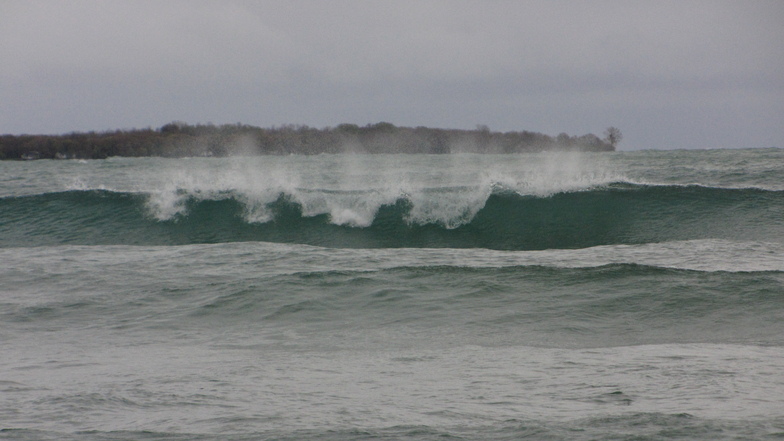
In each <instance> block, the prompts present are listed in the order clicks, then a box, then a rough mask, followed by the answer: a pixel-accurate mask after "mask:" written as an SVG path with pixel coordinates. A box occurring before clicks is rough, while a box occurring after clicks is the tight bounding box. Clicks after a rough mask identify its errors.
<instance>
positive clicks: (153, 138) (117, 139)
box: [0, 121, 621, 160]
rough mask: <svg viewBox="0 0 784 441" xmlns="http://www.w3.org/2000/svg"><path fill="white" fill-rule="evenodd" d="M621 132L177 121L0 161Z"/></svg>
mask: <svg viewBox="0 0 784 441" xmlns="http://www.w3.org/2000/svg"><path fill="white" fill-rule="evenodd" d="M620 137H621V135H620V131H619V130H618V129H616V128H614V127H610V128H608V129H607V131H605V138H604V139H600V138H599V137H598V136H596V135H593V134H587V135H583V136H579V137H578V136H569V135H567V134H566V133H561V134H559V135H558V136H556V137H552V136H549V135H544V134H542V133H536V132H529V131H521V132H494V131H491V130H490V129H489V128H488V127H487V126H484V125H479V126H477V127H476V129H475V130H459V129H437V128H428V127H416V128H411V127H397V126H395V125H393V124H391V123H387V122H380V123H376V124H368V125H366V126H362V127H360V126H358V125H356V124H340V125H338V126H336V127H326V128H323V129H318V128H313V127H308V126H305V125H284V126H278V127H272V128H261V127H255V126H251V125H246V124H240V123H237V124H224V125H213V124H197V125H189V124H187V123H184V122H180V121H174V122H171V123H168V124H166V125H164V126H162V127H160V128H158V129H152V128H147V129H131V130H115V131H106V132H86V133H85V132H79V133H77V132H74V133H68V134H64V135H0V160H31V159H105V158H108V157H111V156H124V157H150V156H153V157H169V158H181V157H222V156H231V155H248V156H253V155H288V154H302V155H316V154H321V153H371V154H372V153H424V154H446V153H526V152H542V151H590V152H601V151H614V150H615V146H616V144H617V143H618V142H619V141H620Z"/></svg>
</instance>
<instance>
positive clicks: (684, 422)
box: [0, 149, 784, 440]
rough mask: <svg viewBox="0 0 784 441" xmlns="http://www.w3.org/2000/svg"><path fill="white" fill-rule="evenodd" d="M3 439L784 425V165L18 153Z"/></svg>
mask: <svg viewBox="0 0 784 441" xmlns="http://www.w3.org/2000/svg"><path fill="white" fill-rule="evenodd" d="M0 262H3V265H2V266H1V267H0V354H2V357H0V391H2V394H0V439H19V440H38V439H53V440H54V439H58V440H59V439H87V440H109V439H111V440H115V439H120V440H136V439H149V440H172V439H174V440H180V439H182V440H186V439H187V440H190V439H196V440H208V439H210V440H211V439H227V440H251V439H254V440H255V439H292V440H294V439H298V440H299V439H314V440H322V439H335V440H344V439H356V440H360V439H361V440H364V439H385V440H393V439H422V440H429V439H435V438H439V439H442V438H444V439H471V440H474V439H482V440H508V439H521V438H530V439H564V440H567V439H568V440H575V439H576V440H592V439H619V440H620V439H640V440H648V439H650V440H655V439H689V440H693V439H705V440H716V439H759V438H768V437H772V438H777V437H783V436H784V410H783V409H784V398H782V397H784V376H782V374H781V366H782V365H784V327H782V326H783V325H782V323H784V150H780V149H753V150H707V151H647V152H615V153H602V154H585V153H583V154H579V153H562V154H532V155H433V156H430V155H322V156H311V157H303V156H285V157H251V158H247V157H233V158H220V159H218V158H192V159H161V158H154V159H152V158H137V159H125V158H110V159H108V160H101V161H30V162H0Z"/></svg>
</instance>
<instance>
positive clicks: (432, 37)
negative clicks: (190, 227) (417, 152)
mask: <svg viewBox="0 0 784 441" xmlns="http://www.w3.org/2000/svg"><path fill="white" fill-rule="evenodd" d="M173 120H182V121H186V122H188V123H208V122H212V123H215V124H222V123H235V122H242V123H246V124H251V125H257V126H262V127H269V126H273V125H280V124H287V123H291V124H307V125H309V126H314V127H325V126H335V125H337V124H339V123H343V122H349V123H356V124H359V125H365V124H368V123H376V122H379V121H387V122H391V123H393V124H396V125H401V126H420V125H424V126H430V127H443V128H474V127H475V126H476V125H477V124H485V125H487V126H489V127H490V128H491V129H492V130H500V131H509V130H531V131H537V132H543V133H547V134H550V135H557V134H558V133H560V132H566V133H568V134H570V135H582V134H585V133H595V134H598V135H600V136H601V134H602V132H603V131H604V129H605V128H606V127H608V126H611V125H612V126H617V127H619V128H620V129H621V130H622V131H623V133H624V140H623V142H622V143H621V146H620V147H621V149H641V148H725V147H726V148H729V147H769V146H777V147H784V1H781V0H771V1H752V0H744V1H721V0H711V1H688V0H686V1H684V0H679V1H660V0H657V1H544V0H543V1H490V0H487V1H459V0H443V1H436V0H434V1H429V0H416V1H407V0H395V1H384V2H382V1H359V0H346V1H339V0H338V1H323V0H320V1H297V0H294V1H292V0H285V1H230V0H220V1H127V0H126V1H79V0H77V1H35V0H19V1H17V0H0V133H12V134H21V133H65V132H71V131H88V130H96V131H102V130H107V129H115V128H142V127H148V126H151V127H160V126H161V125H163V124H165V123H167V122H170V121H173Z"/></svg>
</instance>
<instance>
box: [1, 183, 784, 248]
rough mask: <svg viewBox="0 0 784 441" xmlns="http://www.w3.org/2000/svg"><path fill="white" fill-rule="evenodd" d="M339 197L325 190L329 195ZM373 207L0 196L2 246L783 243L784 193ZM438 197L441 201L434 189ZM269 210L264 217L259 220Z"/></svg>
mask: <svg viewBox="0 0 784 441" xmlns="http://www.w3.org/2000/svg"><path fill="white" fill-rule="evenodd" d="M327 197H329V194H328V193H325V198H327ZM352 197H353V198H354V200H355V202H354V204H355V205H356V206H357V207H360V208H361V209H364V210H365V211H368V210H369V211H370V212H371V215H372V219H371V220H370V222H369V224H368V225H366V226H358V225H356V224H352V223H346V222H344V223H342V224H341V222H339V221H338V220H337V219H336V218H335V216H334V213H331V212H329V211H328V210H321V211H319V210H313V209H305V208H303V205H302V204H301V203H300V202H298V201H297V200H295V198H294V197H292V196H291V195H288V194H285V193H280V194H279V195H278V196H277V198H274V197H273V198H272V199H271V202H267V203H264V204H262V205H263V206H262V207H259V206H258V205H259V204H253V203H251V202H249V201H247V200H246V198H244V197H243V196H242V195H240V194H237V193H232V192H227V193H224V194H221V195H218V196H215V195H212V196H211V197H210V198H204V197H202V196H200V195H197V194H182V195H179V198H180V201H179V202H178V204H179V205H178V208H177V211H176V213H175V214H173V215H171V216H169V217H168V218H164V219H159V217H160V216H159V217H156V215H155V213H154V212H153V210H151V208H150V199H151V196H150V195H146V194H136V193H121V192H111V191H104V190H88V191H67V192H59V193H47V194H39V195H32V196H19V197H6V198H2V199H0V246H2V247H15V246H43V245H57V244H82V245H94V244H101V245H108V244H127V245H173V244H194V243H221V242H237V241H265V242H281V243H297V244H308V245H319V246H327V247H342V248H379V247H384V248H395V247H411V248H432V247H449V248H489V249H499V250H541V249H553V248H565V249H568V248H584V247H591V246H597V245H615V244H641V243H650V242H663V241H671V240H689V239H709V238H711V239H729V240H761V241H771V242H782V241H784V192H781V191H771V190H758V189H724V188H710V187H701V186H642V185H634V184H623V183H619V184H612V185H609V186H606V187H603V188H597V189H592V190H585V191H576V192H566V193H558V194H555V195H552V196H547V197H539V196H521V195H519V194H516V193H513V192H509V191H504V190H500V191H494V192H493V193H492V194H490V195H489V196H488V197H487V198H486V199H485V200H484V204H483V205H481V208H480V207H477V208H472V207H471V204H472V203H473V204H475V202H471V201H466V203H465V207H462V208H460V207H458V208H459V209H457V210H454V209H453V210H452V212H450V213H447V214H442V215H438V213H436V215H434V216H431V217H430V218H426V217H422V216H420V215H417V213H419V212H421V207H422V205H423V204H427V203H428V201H426V200H425V201H423V200H421V199H418V200H412V199H410V198H407V197H406V196H405V195H402V196H400V197H399V198H397V199H396V200H393V201H392V202H390V203H387V204H381V205H380V206H379V207H378V208H377V209H373V208H372V207H371V208H370V209H368V208H367V206H368V203H367V201H365V200H364V199H363V195H362V194H361V192H360V193H359V194H358V195H352ZM429 197H431V198H433V199H434V200H437V199H438V198H440V197H442V196H441V193H439V191H433V192H432V194H430V196H429ZM259 209H262V210H263V211H264V213H265V216H264V217H263V218H259V217H258V216H255V215H254V214H253V213H256V212H258V211H259Z"/></svg>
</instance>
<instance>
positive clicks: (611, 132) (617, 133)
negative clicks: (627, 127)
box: [604, 127, 623, 148]
mask: <svg viewBox="0 0 784 441" xmlns="http://www.w3.org/2000/svg"><path fill="white" fill-rule="evenodd" d="M622 139H623V134H622V133H621V130H620V129H618V128H617V127H608V128H607V130H605V131H604V140H605V141H607V143H608V144H610V145H611V146H612V147H613V148H615V146H616V145H618V143H619V142H621V140H622Z"/></svg>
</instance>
